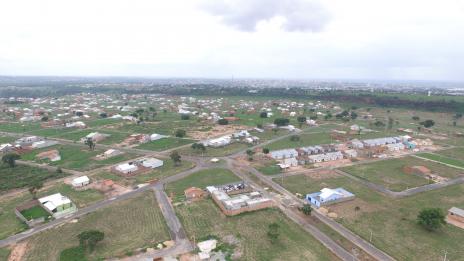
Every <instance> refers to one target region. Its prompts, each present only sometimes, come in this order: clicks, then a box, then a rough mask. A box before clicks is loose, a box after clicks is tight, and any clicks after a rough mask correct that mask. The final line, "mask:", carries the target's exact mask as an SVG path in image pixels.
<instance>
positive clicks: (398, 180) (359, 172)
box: [341, 157, 462, 191]
mask: <svg viewBox="0 0 464 261" xmlns="http://www.w3.org/2000/svg"><path fill="white" fill-rule="evenodd" d="M405 166H425V167H427V168H429V169H430V170H432V172H433V173H436V174H438V175H440V176H443V177H448V178H455V177H457V176H458V175H461V173H462V171H459V170H457V169H453V168H450V167H447V166H444V165H441V164H438V163H433V162H429V161H425V160H421V159H418V158H415V157H405V158H400V159H389V160H380V161H376V162H373V163H367V164H360V165H355V166H350V167H345V168H341V170H343V171H345V172H348V173H350V174H352V175H354V176H357V177H359V178H362V179H365V180H368V181H370V182H373V183H376V184H379V185H382V186H385V187H386V188H388V189H390V190H392V191H403V190H405V189H407V188H412V187H418V186H422V185H426V184H429V181H428V180H427V179H425V178H422V177H419V176H417V175H412V174H407V173H405V172H403V167H405Z"/></svg>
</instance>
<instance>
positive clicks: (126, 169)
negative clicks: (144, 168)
mask: <svg viewBox="0 0 464 261" xmlns="http://www.w3.org/2000/svg"><path fill="white" fill-rule="evenodd" d="M115 169H116V171H119V172H121V173H122V174H130V173H132V172H135V171H137V170H138V169H139V168H138V167H137V165H134V164H129V163H123V164H119V165H118V166H116V168H115Z"/></svg>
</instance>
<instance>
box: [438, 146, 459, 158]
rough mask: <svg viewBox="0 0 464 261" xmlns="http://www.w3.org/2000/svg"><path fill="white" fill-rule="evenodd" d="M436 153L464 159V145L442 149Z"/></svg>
mask: <svg viewBox="0 0 464 261" xmlns="http://www.w3.org/2000/svg"><path fill="white" fill-rule="evenodd" d="M436 153H437V154H440V155H443V156H447V157H450V158H455V159H460V160H464V147H459V148H454V149H449V150H442V151H439V152H436Z"/></svg>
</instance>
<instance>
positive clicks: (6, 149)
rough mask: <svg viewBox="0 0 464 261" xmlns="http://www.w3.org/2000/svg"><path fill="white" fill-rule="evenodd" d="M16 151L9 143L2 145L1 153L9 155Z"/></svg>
mask: <svg viewBox="0 0 464 261" xmlns="http://www.w3.org/2000/svg"><path fill="white" fill-rule="evenodd" d="M13 150H14V147H13V145H11V144H9V143H5V144H0V153H8V152H11V151H13Z"/></svg>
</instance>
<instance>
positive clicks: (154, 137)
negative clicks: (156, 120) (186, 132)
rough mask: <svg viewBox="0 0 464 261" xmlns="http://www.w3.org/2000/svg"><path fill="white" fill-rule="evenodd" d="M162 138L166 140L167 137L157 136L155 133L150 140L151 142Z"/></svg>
mask: <svg viewBox="0 0 464 261" xmlns="http://www.w3.org/2000/svg"><path fill="white" fill-rule="evenodd" d="M162 138H166V136H165V135H161V134H157V133H153V134H152V135H150V140H151V141H155V140H160V139H162Z"/></svg>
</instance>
